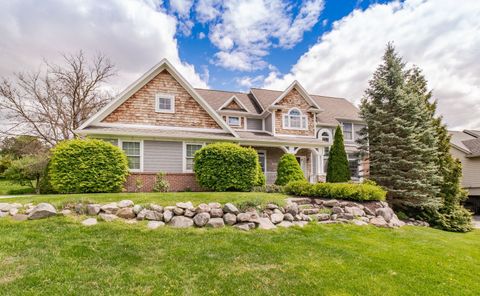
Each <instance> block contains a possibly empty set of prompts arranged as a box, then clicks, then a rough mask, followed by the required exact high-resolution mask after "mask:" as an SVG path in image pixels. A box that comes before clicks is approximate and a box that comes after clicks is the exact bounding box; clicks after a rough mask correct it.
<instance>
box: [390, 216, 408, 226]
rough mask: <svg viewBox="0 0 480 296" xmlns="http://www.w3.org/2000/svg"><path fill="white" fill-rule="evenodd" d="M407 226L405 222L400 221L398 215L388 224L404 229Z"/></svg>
mask: <svg viewBox="0 0 480 296" xmlns="http://www.w3.org/2000/svg"><path fill="white" fill-rule="evenodd" d="M404 225H405V222H403V221H400V220H399V219H398V217H397V215H395V214H393V216H392V219H390V221H389V222H388V226H389V227H402V226H404Z"/></svg>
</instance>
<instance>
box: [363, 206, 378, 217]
mask: <svg viewBox="0 0 480 296" xmlns="http://www.w3.org/2000/svg"><path fill="white" fill-rule="evenodd" d="M363 211H364V212H365V214H366V215H370V216H375V212H374V211H372V210H370V208H369V207H363Z"/></svg>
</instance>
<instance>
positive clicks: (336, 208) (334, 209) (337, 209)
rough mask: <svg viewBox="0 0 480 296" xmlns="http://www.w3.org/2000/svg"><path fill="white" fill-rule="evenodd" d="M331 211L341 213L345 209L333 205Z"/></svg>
mask: <svg viewBox="0 0 480 296" xmlns="http://www.w3.org/2000/svg"><path fill="white" fill-rule="evenodd" d="M332 212H333V213H334V214H337V215H338V214H343V213H344V212H345V211H344V210H343V209H342V208H341V207H337V206H335V207H333V208H332Z"/></svg>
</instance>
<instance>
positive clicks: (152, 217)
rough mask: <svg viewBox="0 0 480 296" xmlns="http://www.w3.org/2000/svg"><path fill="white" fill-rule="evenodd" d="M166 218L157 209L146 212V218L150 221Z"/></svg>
mask: <svg viewBox="0 0 480 296" xmlns="http://www.w3.org/2000/svg"><path fill="white" fill-rule="evenodd" d="M163 218H164V214H162V213H159V212H157V211H152V210H147V211H146V212H145V220H149V221H161V220H163Z"/></svg>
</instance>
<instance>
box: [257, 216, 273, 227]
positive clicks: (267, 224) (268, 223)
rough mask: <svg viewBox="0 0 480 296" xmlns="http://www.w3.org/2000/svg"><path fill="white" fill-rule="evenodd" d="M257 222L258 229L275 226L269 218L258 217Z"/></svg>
mask: <svg viewBox="0 0 480 296" xmlns="http://www.w3.org/2000/svg"><path fill="white" fill-rule="evenodd" d="M258 220H259V223H258V228H259V229H267V230H269V229H274V228H277V227H276V226H275V224H273V223H272V221H270V219H268V218H259V219H258Z"/></svg>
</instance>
